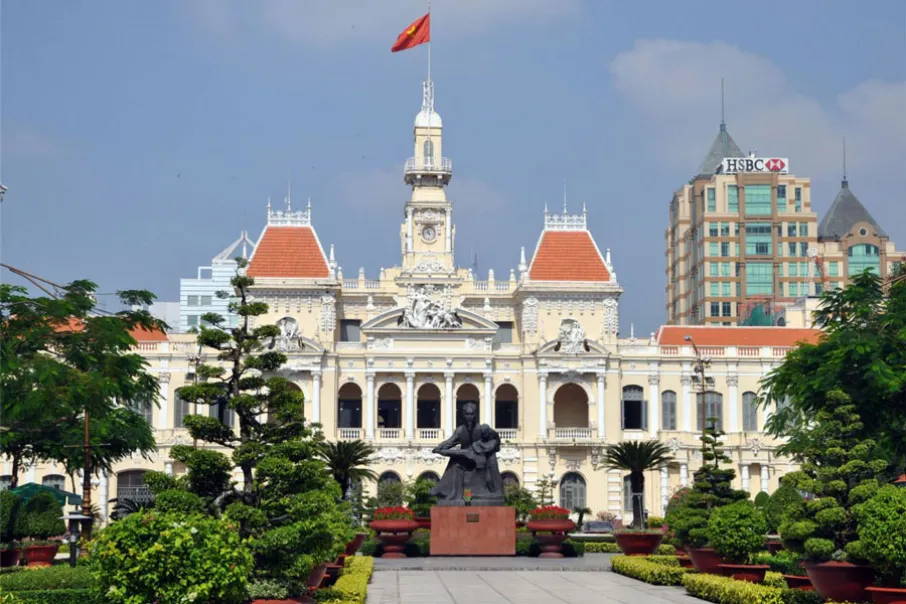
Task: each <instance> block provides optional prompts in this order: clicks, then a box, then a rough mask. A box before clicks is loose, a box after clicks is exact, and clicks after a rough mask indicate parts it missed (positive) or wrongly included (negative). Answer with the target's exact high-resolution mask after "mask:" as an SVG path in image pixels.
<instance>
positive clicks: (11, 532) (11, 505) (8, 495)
mask: <svg viewBox="0 0 906 604" xmlns="http://www.w3.org/2000/svg"><path fill="white" fill-rule="evenodd" d="M21 507H22V501H21V500H20V499H19V496H18V495H16V494H15V493H13V492H12V491H2V492H0V543H10V542H12V541H14V540H18V539H21V538H22V535H19V534H18V531H17V530H16V528H17V523H16V519H17V518H18V517H19V511H20V509H21Z"/></svg>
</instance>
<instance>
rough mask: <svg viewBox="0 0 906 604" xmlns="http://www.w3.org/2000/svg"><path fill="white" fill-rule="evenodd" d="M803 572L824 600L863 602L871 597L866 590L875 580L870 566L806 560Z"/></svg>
mask: <svg viewBox="0 0 906 604" xmlns="http://www.w3.org/2000/svg"><path fill="white" fill-rule="evenodd" d="M805 572H806V573H808V578H809V579H810V580H811V581H812V585H814V586H815V591H817V592H818V595H819V596H821V597H822V598H824V599H825V600H835V601H837V602H865V601H867V600H868V599H869V598H870V597H871V596H870V595H869V594H868V590H866V587H868V586H870V585H871V584H872V583H874V580H875V573H874V571H873V570H872V568H871V567H870V566H861V565H858V564H851V563H849V562H820V563H815V562H807V563H806V565H805Z"/></svg>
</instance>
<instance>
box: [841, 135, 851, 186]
mask: <svg viewBox="0 0 906 604" xmlns="http://www.w3.org/2000/svg"><path fill="white" fill-rule="evenodd" d="M840 186H841V187H843V188H844V189H845V188H847V187H849V181H848V180H847V179H846V137H845V136H844V137H843V182H842V183H840Z"/></svg>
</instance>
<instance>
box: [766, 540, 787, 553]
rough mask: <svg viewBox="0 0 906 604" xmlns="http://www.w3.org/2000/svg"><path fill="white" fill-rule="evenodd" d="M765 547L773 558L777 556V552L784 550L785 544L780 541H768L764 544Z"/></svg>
mask: <svg viewBox="0 0 906 604" xmlns="http://www.w3.org/2000/svg"><path fill="white" fill-rule="evenodd" d="M764 546H765V547H766V548H767V550H768V553H769V554H771V555H772V556H774V555H776V554H777V552H779V551H780V550H782V549H783V543H782V542H781V541H780V539H767V540H765V542H764Z"/></svg>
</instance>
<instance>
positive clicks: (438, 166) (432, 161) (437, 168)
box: [406, 157, 453, 172]
mask: <svg viewBox="0 0 906 604" xmlns="http://www.w3.org/2000/svg"><path fill="white" fill-rule="evenodd" d="M452 171H453V161H452V160H451V159H450V158H449V157H441V158H439V159H438V158H433V157H424V158H422V157H410V158H409V159H407V160H406V172H452Z"/></svg>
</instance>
